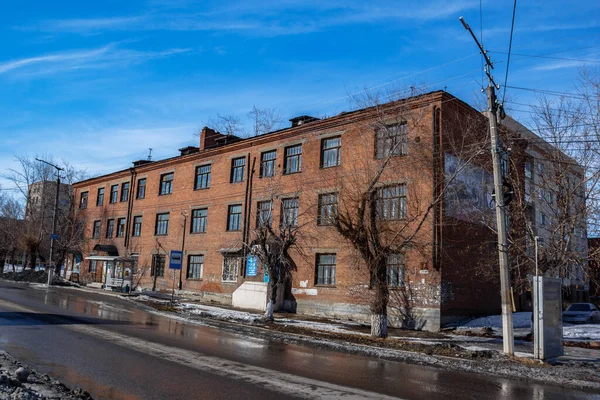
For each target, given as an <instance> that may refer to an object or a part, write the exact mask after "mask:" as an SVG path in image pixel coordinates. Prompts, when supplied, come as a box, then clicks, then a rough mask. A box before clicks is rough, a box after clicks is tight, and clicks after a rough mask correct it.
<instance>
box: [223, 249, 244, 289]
mask: <svg viewBox="0 0 600 400" xmlns="http://www.w3.org/2000/svg"><path fill="white" fill-rule="evenodd" d="M241 264H242V257H238V256H227V255H225V256H223V276H222V278H221V279H222V280H223V282H237V276H238V273H239V270H240V265H241Z"/></svg>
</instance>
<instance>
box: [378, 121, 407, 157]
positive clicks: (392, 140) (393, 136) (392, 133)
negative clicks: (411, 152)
mask: <svg viewBox="0 0 600 400" xmlns="http://www.w3.org/2000/svg"><path fill="white" fill-rule="evenodd" d="M407 134H408V132H407V127H406V124H398V125H391V126H386V127H385V128H382V129H377V130H376V131H375V158H377V159H382V158H385V157H388V156H404V155H406V154H408V150H407V145H406V141H407Z"/></svg>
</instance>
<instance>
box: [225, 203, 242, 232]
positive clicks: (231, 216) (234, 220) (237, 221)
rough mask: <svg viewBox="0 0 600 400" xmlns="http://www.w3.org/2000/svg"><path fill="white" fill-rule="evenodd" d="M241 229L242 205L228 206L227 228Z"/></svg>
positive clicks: (231, 229)
mask: <svg viewBox="0 0 600 400" xmlns="http://www.w3.org/2000/svg"><path fill="white" fill-rule="evenodd" d="M240 229H242V205H241V204H236V205H232V206H229V210H228V211H227V230H228V231H239V230H240Z"/></svg>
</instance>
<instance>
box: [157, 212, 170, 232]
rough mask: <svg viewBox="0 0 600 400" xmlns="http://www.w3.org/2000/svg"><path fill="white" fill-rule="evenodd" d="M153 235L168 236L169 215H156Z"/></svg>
mask: <svg viewBox="0 0 600 400" xmlns="http://www.w3.org/2000/svg"><path fill="white" fill-rule="evenodd" d="M154 234H155V235H168V234H169V213H163V214H156V228H155V229H154Z"/></svg>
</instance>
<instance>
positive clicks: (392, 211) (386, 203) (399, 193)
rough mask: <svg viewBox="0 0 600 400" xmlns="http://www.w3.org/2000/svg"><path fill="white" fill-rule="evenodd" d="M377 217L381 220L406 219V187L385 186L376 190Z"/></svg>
mask: <svg viewBox="0 0 600 400" xmlns="http://www.w3.org/2000/svg"><path fill="white" fill-rule="evenodd" d="M377 216H378V217H379V219H382V220H398V219H403V218H406V185H404V184H403V185H397V186H386V187H383V188H380V189H378V190H377Z"/></svg>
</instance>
